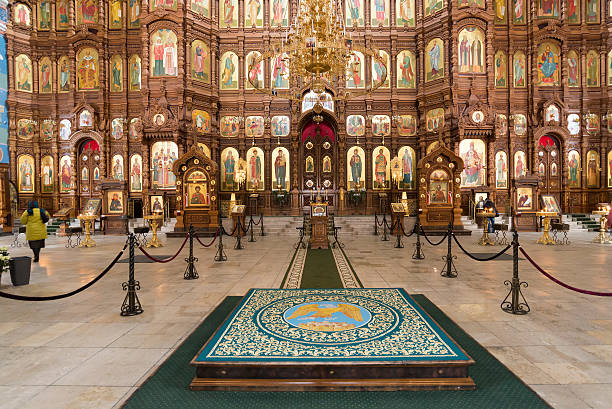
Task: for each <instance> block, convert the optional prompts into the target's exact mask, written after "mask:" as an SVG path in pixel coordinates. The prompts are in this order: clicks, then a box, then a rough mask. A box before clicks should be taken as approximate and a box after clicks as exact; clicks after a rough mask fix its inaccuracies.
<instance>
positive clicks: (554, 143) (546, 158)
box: [534, 134, 563, 204]
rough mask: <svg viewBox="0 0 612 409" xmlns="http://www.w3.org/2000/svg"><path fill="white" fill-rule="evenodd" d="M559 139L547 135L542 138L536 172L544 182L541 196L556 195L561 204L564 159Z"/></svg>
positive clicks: (538, 150) (537, 156)
mask: <svg viewBox="0 0 612 409" xmlns="http://www.w3.org/2000/svg"><path fill="white" fill-rule="evenodd" d="M561 152H562V151H561V144H560V142H559V139H558V138H557V137H556V136H554V135H552V134H546V135H543V136H541V137H540V139H539V141H538V146H537V148H536V164H535V165H536V166H535V169H534V170H535V172H537V174H538V175H539V176H540V180H541V181H542V185H541V186H542V187H541V191H540V193H541V194H546V195H554V196H555V197H556V198H557V201H558V202H559V203H560V204H561V203H563V201H562V200H561V199H562V195H561V193H562V190H563V179H562V174H563V167H562V166H563V157H562V155H561Z"/></svg>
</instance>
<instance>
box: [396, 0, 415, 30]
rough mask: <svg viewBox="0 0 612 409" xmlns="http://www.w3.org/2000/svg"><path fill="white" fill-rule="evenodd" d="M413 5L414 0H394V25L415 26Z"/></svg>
mask: <svg viewBox="0 0 612 409" xmlns="http://www.w3.org/2000/svg"><path fill="white" fill-rule="evenodd" d="M415 10H416V9H415V6H414V0H396V2H395V16H396V23H395V24H396V25H397V26H398V27H414V26H415V18H414V13H415Z"/></svg>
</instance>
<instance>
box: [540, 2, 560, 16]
mask: <svg viewBox="0 0 612 409" xmlns="http://www.w3.org/2000/svg"><path fill="white" fill-rule="evenodd" d="M559 3H560V0H537V3H536V5H537V11H538V17H539V18H559V15H560V13H561V11H560V10H561V7H560V4H559Z"/></svg>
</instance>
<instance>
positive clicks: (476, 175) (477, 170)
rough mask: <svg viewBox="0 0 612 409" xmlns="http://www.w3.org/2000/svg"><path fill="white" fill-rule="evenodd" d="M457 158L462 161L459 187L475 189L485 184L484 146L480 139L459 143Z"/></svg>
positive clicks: (485, 160) (485, 161)
mask: <svg viewBox="0 0 612 409" xmlns="http://www.w3.org/2000/svg"><path fill="white" fill-rule="evenodd" d="M459 156H461V159H463V166H464V168H463V172H461V187H462V188H463V187H476V186H482V185H484V184H485V178H486V167H487V159H486V146H485V143H484V141H483V140H482V139H464V140H462V141H461V142H460V143H459Z"/></svg>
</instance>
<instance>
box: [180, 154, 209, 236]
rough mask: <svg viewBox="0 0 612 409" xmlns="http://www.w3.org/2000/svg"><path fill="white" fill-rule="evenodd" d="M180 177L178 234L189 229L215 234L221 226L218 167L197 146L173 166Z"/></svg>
mask: <svg viewBox="0 0 612 409" xmlns="http://www.w3.org/2000/svg"><path fill="white" fill-rule="evenodd" d="M172 172H173V173H174V175H176V225H175V227H174V231H175V232H184V231H187V230H189V226H190V225H193V227H194V228H195V229H196V230H198V231H203V232H205V233H213V234H214V233H215V232H216V231H217V228H218V227H219V196H218V190H217V164H216V163H215V162H213V161H212V160H210V159H209V158H208V157H207V156H206V155H204V153H203V152H202V150H201V149H200V148H199V147H198V146H197V145H194V146H192V148H191V149H190V150H189V151H187V153H185V154H184V155H182V156H181V157H180V158H178V159H177V160H176V161H175V162H174V164H173V165H172Z"/></svg>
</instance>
